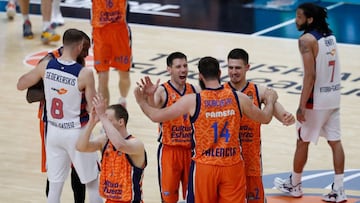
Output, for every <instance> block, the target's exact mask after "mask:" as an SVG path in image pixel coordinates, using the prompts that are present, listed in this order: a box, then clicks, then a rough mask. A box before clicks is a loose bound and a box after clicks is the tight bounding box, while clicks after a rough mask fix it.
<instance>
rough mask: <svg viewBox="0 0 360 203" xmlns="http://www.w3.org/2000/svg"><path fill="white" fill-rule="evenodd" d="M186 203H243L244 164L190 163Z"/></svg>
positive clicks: (244, 191) (244, 196) (244, 190)
mask: <svg viewBox="0 0 360 203" xmlns="http://www.w3.org/2000/svg"><path fill="white" fill-rule="evenodd" d="M190 174H191V176H190V178H189V186H188V195H187V200H186V202H187V203H193V202H196V203H209V202H217V203H229V202H231V203H245V202H246V195H245V194H246V182H245V181H246V178H245V169H244V163H242V162H240V163H238V164H235V165H232V166H215V165H205V164H200V163H195V162H194V161H192V162H191V168H190Z"/></svg>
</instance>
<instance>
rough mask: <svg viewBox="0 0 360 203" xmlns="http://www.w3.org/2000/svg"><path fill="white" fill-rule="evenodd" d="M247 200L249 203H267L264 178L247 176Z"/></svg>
mask: <svg viewBox="0 0 360 203" xmlns="http://www.w3.org/2000/svg"><path fill="white" fill-rule="evenodd" d="M246 198H247V201H248V202H249V203H250V202H251V203H264V202H265V192H264V186H263V182H262V176H246Z"/></svg>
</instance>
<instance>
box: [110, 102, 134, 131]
mask: <svg viewBox="0 0 360 203" xmlns="http://www.w3.org/2000/svg"><path fill="white" fill-rule="evenodd" d="M107 109H112V110H114V112H115V119H116V120H120V119H121V118H123V119H124V121H125V126H126V124H127V122H128V120H129V114H128V112H127V110H126V108H125V107H124V106H122V105H121V104H113V105H110V106H108V107H107Z"/></svg>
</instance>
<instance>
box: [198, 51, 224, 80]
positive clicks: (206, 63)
mask: <svg viewBox="0 0 360 203" xmlns="http://www.w3.org/2000/svg"><path fill="white" fill-rule="evenodd" d="M198 70H199V73H201V74H202V75H203V76H204V78H205V79H219V72H220V65H219V61H218V60H217V59H215V58H213V57H211V56H206V57H203V58H201V59H200V61H199V64H198Z"/></svg>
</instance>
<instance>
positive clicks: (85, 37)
mask: <svg viewBox="0 0 360 203" xmlns="http://www.w3.org/2000/svg"><path fill="white" fill-rule="evenodd" d="M79 31H80V32H81V34H82V35H83V37H84V40H86V41H88V42H89V43H90V44H91V40H90V37H89V35H87V34H86V33H85V32H84V31H82V30H79Z"/></svg>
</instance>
